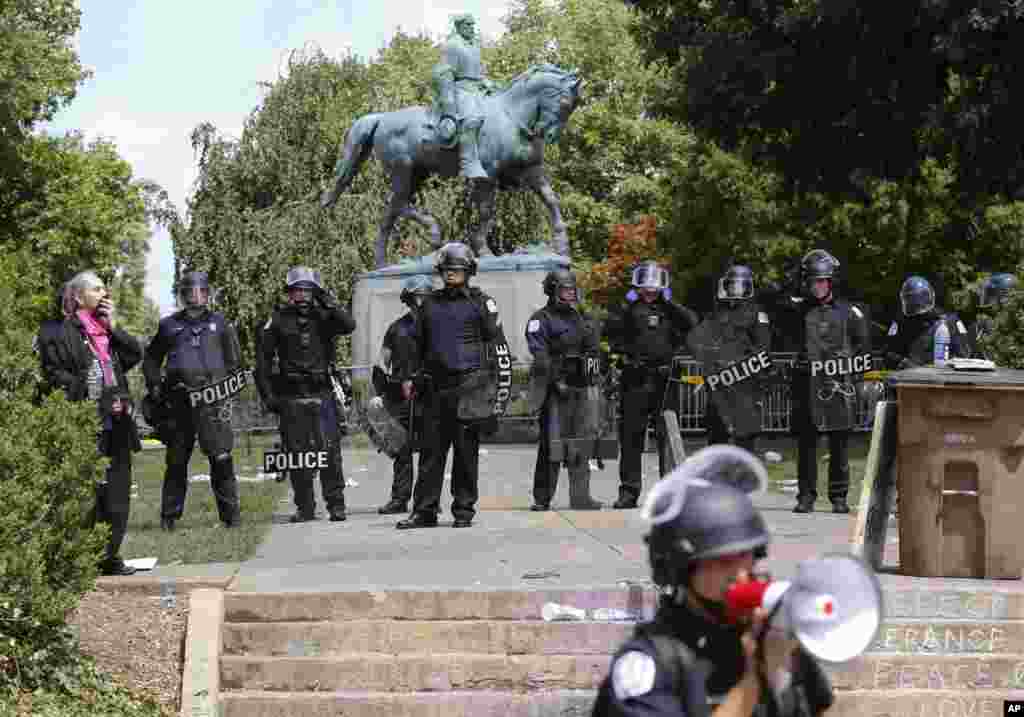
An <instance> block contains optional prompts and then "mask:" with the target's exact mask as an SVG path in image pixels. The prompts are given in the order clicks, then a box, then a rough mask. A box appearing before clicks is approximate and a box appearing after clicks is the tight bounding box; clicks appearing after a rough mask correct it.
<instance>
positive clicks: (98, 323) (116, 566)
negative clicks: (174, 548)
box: [39, 271, 142, 575]
mask: <svg viewBox="0 0 1024 717" xmlns="http://www.w3.org/2000/svg"><path fill="white" fill-rule="evenodd" d="M63 309H64V321H63V323H62V324H61V326H60V327H59V328H57V329H55V330H53V331H48V332H46V334H45V335H43V334H40V345H39V353H40V357H41V361H42V367H43V372H44V373H45V375H46V378H47V381H48V382H49V385H50V387H51V389H56V388H62V389H64V392H65V394H66V395H67V398H68V400H69V401H85V400H90V401H95V402H96V406H97V409H98V411H99V415H100V425H101V429H100V432H99V436H98V439H99V440H98V448H99V451H100V453H101V454H102V455H105V456H107V457H109V458H110V467H109V468H107V473H106V476H105V480H103V481H102V482H101V483H100V484H98V485H97V486H96V510H95V519H97V520H99V521H101V522H104V523H107V524H108V525H109V526H110V542H109V543H108V544H107V554H106V557H105V559H104V560H103V561H102V563H101V564H100V570H101V572H102V573H103V574H104V575H131V574H132V573H133V572H135V570H134V569H133V568H129V567H128V566H126V565H125V564H124V561H122V560H121V558H120V557H119V555H118V553H119V552H120V550H121V543H122V542H123V541H124V535H125V531H126V530H127V527H128V513H129V508H130V505H131V489H132V452H134V451H137V450H140V449H141V448H142V445H141V443H140V442H139V434H138V430H137V428H136V426H135V419H134V415H133V414H134V408H133V405H132V401H131V396H130V395H129V393H128V382H127V381H126V380H125V373H126V372H127V371H128V370H129V369H131V368H132V367H134V366H135V365H136V364H137V363H139V362H140V361H141V360H142V345H141V344H140V343H139V341H138V340H137V339H135V338H134V337H133V336H131V335H130V334H128V333H126V332H125V331H123V330H121V329H118V328H115V327H114V325H113V314H114V305H113V302H112V301H111V300H110V295H109V294H108V292H107V289H106V286H105V285H104V283H103V280H102V279H100V278H99V277H98V276H97V275H96V274H95V273H93V272H91V271H83V272H81V273H79V274H76V275H75V276H74V278H72V279H71V281H69V282H68V283H67V284H66V286H65V290H64V305H63Z"/></svg>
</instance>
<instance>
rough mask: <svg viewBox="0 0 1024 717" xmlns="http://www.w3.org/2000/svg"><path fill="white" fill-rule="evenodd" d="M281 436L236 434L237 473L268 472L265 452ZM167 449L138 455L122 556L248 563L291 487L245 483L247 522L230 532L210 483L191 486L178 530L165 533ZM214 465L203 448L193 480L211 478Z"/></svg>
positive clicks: (241, 489) (193, 465)
mask: <svg viewBox="0 0 1024 717" xmlns="http://www.w3.org/2000/svg"><path fill="white" fill-rule="evenodd" d="M275 440H276V435H275V434H264V435H257V436H252V437H251V439H249V438H246V437H244V436H236V440H235V444H236V445H235V450H234V451H233V455H234V462H235V474H236V475H237V476H255V475H256V474H257V472H259V471H260V470H261V469H262V461H263V451H264V449H268V448H272V447H273V443H274V441H275ZM164 455H165V450H164V449H163V448H162V447H161V448H160V449H151V450H143V451H141V452H139V453H136V454H135V457H134V477H135V491H134V493H133V496H132V507H131V517H130V518H129V521H128V535H127V536H126V537H125V541H124V547H123V548H122V549H121V555H122V556H124V557H125V558H142V557H153V556H155V557H157V558H158V559H159V562H158V565H164V566H167V565H175V564H189V563H221V562H238V561H242V560H245V559H247V558H249V557H250V556H252V555H253V554H254V553H255V552H256V548H257V547H258V546H259V544H260V543H261V542H262V541H263V538H264V536H265V535H266V533H267V531H268V530H269V528H270V523H271V518H272V516H273V514H274V511H275V510H276V509H277V507H278V505H279V502H280V501H281V500H282V499H283V498H286V497H287V495H288V484H287V483H277V482H276V481H272V480H271V481H261V482H256V483H249V482H245V481H239V483H238V497H239V501H240V503H241V512H242V522H241V524H240V525H239V526H238V527H236V528H232V529H230V530H228V529H226V528H224V527H223V526H222V525H221V523H220V519H219V518H218V515H217V504H216V503H215V502H214V499H213V492H212V491H211V489H210V484H209V482H196V483H190V484H189V487H188V495H187V498H186V501H185V512H184V514H183V515H182V517H181V519H180V520H179V521H178V522H177V525H176V529H175V530H174V532H166V531H163V530H161V529H160V493H161V488H162V486H163V480H164ZM209 473H210V463H209V460H208V459H207V458H206V456H205V455H204V454H203V452H202V451H201V450H199V448H198V446H197V447H196V450H195V452H194V453H193V454H192V460H191V462H190V463H189V476H194V475H198V474H207V475H208V474H209Z"/></svg>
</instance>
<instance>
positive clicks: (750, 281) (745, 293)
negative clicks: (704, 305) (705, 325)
mask: <svg viewBox="0 0 1024 717" xmlns="http://www.w3.org/2000/svg"><path fill="white" fill-rule="evenodd" d="M753 296H754V272H752V271H751V270H750V267H749V266H743V265H742V264H735V265H733V266H730V267H729V270H728V271H726V272H725V274H723V275H722V278H720V279H719V280H718V300H719V301H746V300H748V299H751V298H753Z"/></svg>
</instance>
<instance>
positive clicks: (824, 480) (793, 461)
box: [760, 433, 871, 507]
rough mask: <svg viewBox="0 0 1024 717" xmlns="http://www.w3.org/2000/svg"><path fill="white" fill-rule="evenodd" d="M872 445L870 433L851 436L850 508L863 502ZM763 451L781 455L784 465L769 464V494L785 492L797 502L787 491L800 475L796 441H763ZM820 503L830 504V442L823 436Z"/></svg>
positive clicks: (821, 442)
mask: <svg viewBox="0 0 1024 717" xmlns="http://www.w3.org/2000/svg"><path fill="white" fill-rule="evenodd" d="M870 442H871V434H870V433H862V434H859V433H854V434H853V435H852V436H850V493H849V495H848V498H847V500H848V501H849V503H850V506H851V507H854V506H856V505H857V503H858V502H859V501H860V491H861V484H862V482H863V480H864V464H865V463H866V462H867V457H868V448H869V445H870ZM760 448H761V450H773V451H775V452H777V453H781V454H782V463H769V464H767V465H766V467H767V469H768V490H771V491H776V492H780V493H781V492H786V493H788V494H790V495H792V496H793V500H794V501H795V500H796V493H795V492H789V491H784V490H783V486H785V485H786V481H793V483H792V484H791V485H795V484H796V483H795V481H796V471H797V443H796V440H795V439H790V440H786V441H782V440H779V441H771V442H769V441H764V445H763V446H761V447H760ZM817 503H819V504H820V503H828V439H827V438H826V437H825V436H824V435H823V436H822V437H821V439H820V440H819V442H818V500H817Z"/></svg>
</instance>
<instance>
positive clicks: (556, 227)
mask: <svg viewBox="0 0 1024 717" xmlns="http://www.w3.org/2000/svg"><path fill="white" fill-rule="evenodd" d="M525 181H526V185H527V186H528V187H529V188H530V189H532V190H533V191H534V192H536V194H537V196H538V197H540V200H541V201H542V202H544V206H545V207H546V208H547V210H548V221H549V222H550V223H551V245H552V250H553V251H554V252H555V253H556V254H560V255H561V256H564V257H566V258H568V257H569V236H568V234H567V233H566V231H565V221H564V220H563V219H562V206H561V204H559V202H558V197H557V196H556V195H555V190H554V189H552V188H551V182H549V181H548V177H547V175H546V174H545V173H544V171H543V170H540V171H536V172H533V173H532V174H531V175H530V176H528V177H526V178H525Z"/></svg>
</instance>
